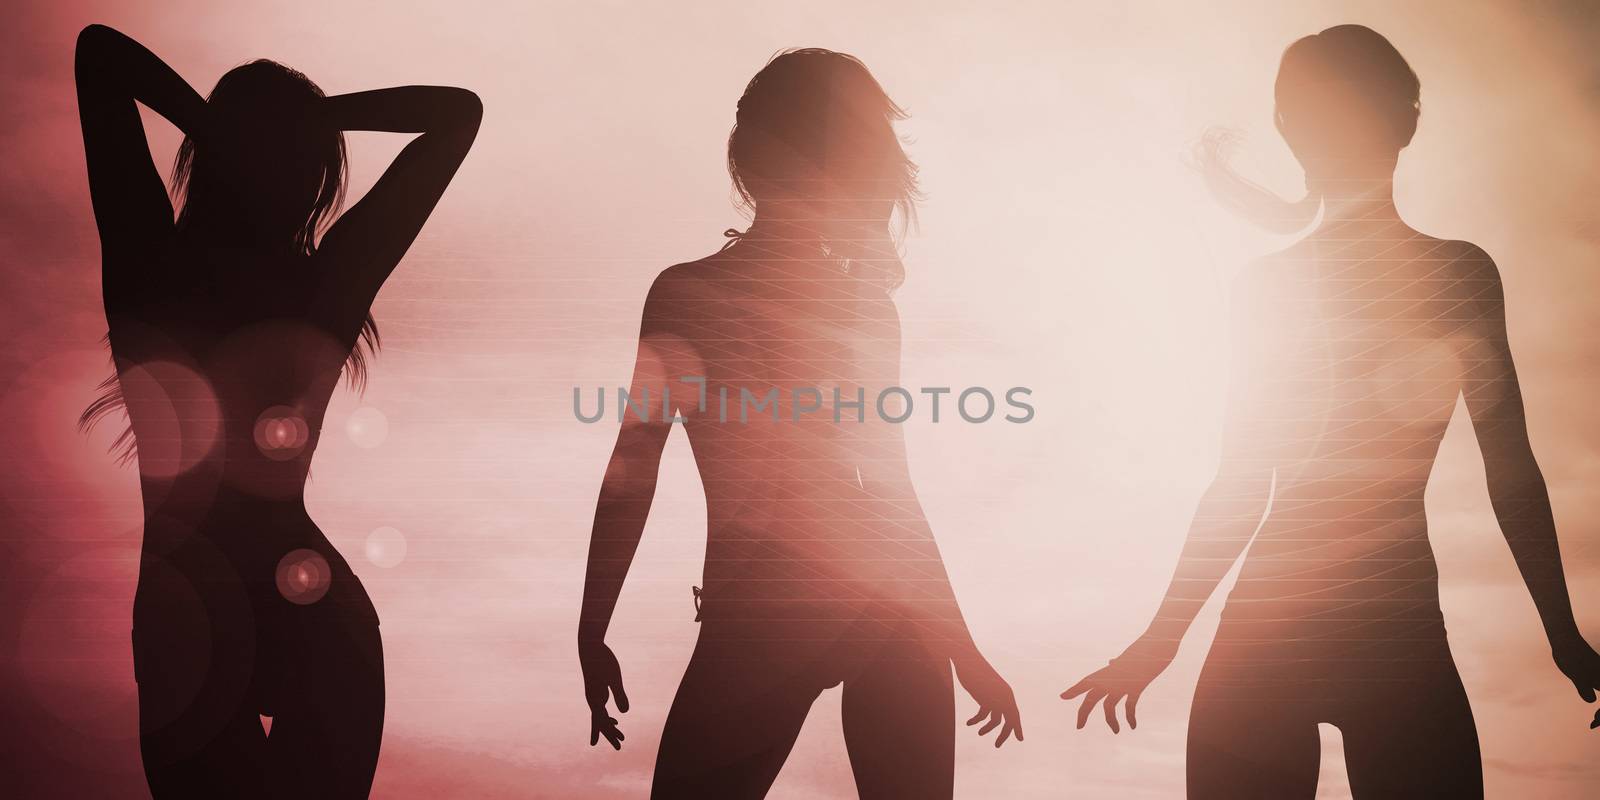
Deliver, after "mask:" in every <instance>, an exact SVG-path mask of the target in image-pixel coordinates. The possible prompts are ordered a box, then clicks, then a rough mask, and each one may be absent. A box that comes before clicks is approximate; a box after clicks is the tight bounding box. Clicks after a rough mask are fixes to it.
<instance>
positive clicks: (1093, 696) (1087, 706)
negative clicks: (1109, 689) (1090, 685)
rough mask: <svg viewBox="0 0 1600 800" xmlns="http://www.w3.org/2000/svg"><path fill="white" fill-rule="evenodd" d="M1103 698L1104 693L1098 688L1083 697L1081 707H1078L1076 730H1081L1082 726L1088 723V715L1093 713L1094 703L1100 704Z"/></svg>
mask: <svg viewBox="0 0 1600 800" xmlns="http://www.w3.org/2000/svg"><path fill="white" fill-rule="evenodd" d="M1105 696H1106V691H1105V690H1104V689H1099V688H1096V689H1094V690H1092V691H1090V692H1089V693H1088V694H1087V695H1084V697H1083V705H1081V706H1078V730H1080V731H1081V730H1083V726H1084V725H1087V724H1088V723H1089V713H1090V712H1092V711H1094V705H1095V703H1098V702H1100V698H1102V697H1105Z"/></svg>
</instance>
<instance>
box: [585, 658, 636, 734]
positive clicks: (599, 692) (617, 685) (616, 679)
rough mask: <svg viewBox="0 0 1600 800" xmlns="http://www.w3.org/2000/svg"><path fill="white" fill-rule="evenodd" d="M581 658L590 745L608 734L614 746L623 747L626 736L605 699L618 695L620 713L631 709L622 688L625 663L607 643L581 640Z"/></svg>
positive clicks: (618, 710)
mask: <svg viewBox="0 0 1600 800" xmlns="http://www.w3.org/2000/svg"><path fill="white" fill-rule="evenodd" d="M578 661H579V663H581V664H582V665H583V694H584V698H585V699H587V700H588V701H589V746H590V747H594V746H595V745H596V744H599V743H600V737H601V736H604V737H606V741H608V742H610V743H611V747H612V748H613V749H616V750H621V749H622V740H623V738H624V737H623V735H622V731H621V730H620V729H618V728H617V720H616V718H615V717H613V716H611V714H610V712H609V711H608V710H607V709H606V700H607V699H608V698H611V697H615V698H616V700H617V713H619V714H625V713H627V711H628V693H627V692H625V691H623V689H622V666H621V665H620V664H618V663H617V656H616V654H614V653H612V652H611V648H610V647H607V646H606V644H605V643H604V642H579V643H578Z"/></svg>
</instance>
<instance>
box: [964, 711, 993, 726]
mask: <svg viewBox="0 0 1600 800" xmlns="http://www.w3.org/2000/svg"><path fill="white" fill-rule="evenodd" d="M992 713H994V712H992V711H990V710H989V709H987V708H984V707H982V706H979V707H978V713H976V714H973V715H972V719H969V720H967V727H971V726H973V725H976V724H978V723H979V722H981V721H982V720H983V718H984V717H987V716H989V715H990V714H992Z"/></svg>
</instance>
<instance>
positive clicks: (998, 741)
mask: <svg viewBox="0 0 1600 800" xmlns="http://www.w3.org/2000/svg"><path fill="white" fill-rule="evenodd" d="M1011 736H1016V737H1017V741H1019V742H1020V741H1022V725H1021V723H1020V721H1018V720H1017V718H1016V715H1015V714H1014V713H1013V714H1011V715H1009V716H1007V717H1006V725H1005V727H1003V728H1001V729H1000V735H999V736H997V737H995V740H994V746H995V747H999V746H1000V745H1003V744H1005V743H1006V739H1008V738H1010V737H1011Z"/></svg>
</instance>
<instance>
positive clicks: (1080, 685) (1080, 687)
mask: <svg viewBox="0 0 1600 800" xmlns="http://www.w3.org/2000/svg"><path fill="white" fill-rule="evenodd" d="M1093 679H1094V676H1093V675H1090V676H1089V677H1087V678H1084V679H1083V680H1081V681H1078V682H1077V683H1074V684H1072V688H1071V689H1068V690H1066V691H1064V692H1062V693H1061V699H1062V700H1071V699H1072V698H1074V697H1077V696H1078V695H1080V694H1083V693H1084V692H1087V691H1089V687H1090V686H1091V685H1092V684H1091V683H1090V681H1091V680H1093Z"/></svg>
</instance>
